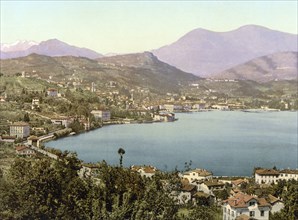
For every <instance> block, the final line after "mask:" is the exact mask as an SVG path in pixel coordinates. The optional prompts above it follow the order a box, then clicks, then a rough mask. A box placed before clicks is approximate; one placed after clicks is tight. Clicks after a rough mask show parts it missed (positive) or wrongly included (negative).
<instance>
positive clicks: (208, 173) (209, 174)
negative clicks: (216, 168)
mask: <svg viewBox="0 0 298 220" xmlns="http://www.w3.org/2000/svg"><path fill="white" fill-rule="evenodd" d="M193 172H195V173H197V174H198V175H199V176H205V177H206V176H212V172H209V171H207V170H205V169H199V168H197V169H195V170H191V171H188V172H186V173H185V175H189V174H190V173H193Z"/></svg>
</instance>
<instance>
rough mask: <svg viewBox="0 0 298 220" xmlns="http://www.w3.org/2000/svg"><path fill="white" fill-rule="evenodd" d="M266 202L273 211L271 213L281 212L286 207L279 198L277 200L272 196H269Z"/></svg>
mask: <svg viewBox="0 0 298 220" xmlns="http://www.w3.org/2000/svg"><path fill="white" fill-rule="evenodd" d="M266 200H267V201H268V202H269V204H270V205H271V210H270V212H271V213H276V212H280V210H282V209H283V208H284V207H285V205H284V203H283V202H282V201H281V200H280V199H279V198H276V197H275V196H273V195H271V194H269V195H268V197H267V198H266Z"/></svg>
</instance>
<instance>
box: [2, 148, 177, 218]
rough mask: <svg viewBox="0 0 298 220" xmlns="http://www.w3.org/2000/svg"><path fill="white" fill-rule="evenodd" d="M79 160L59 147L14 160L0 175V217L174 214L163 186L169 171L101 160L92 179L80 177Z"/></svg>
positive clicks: (105, 216)
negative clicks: (54, 156)
mask: <svg viewBox="0 0 298 220" xmlns="http://www.w3.org/2000/svg"><path fill="white" fill-rule="evenodd" d="M80 168H81V162H80V161H79V160H78V159H77V157H76V155H74V154H71V153H69V152H63V153H62V154H61V155H60V159H59V160H58V161H56V160H51V159H48V158H42V159H36V160H31V159H24V158H19V159H16V160H15V162H14V164H13V165H12V167H11V169H10V171H9V174H8V175H7V177H6V178H3V177H0V219H115V220H116V219H176V218H177V211H178V208H177V207H176V205H175V203H174V201H173V199H172V198H171V197H170V196H169V193H168V191H167V189H166V188H165V182H167V183H168V184H172V183H171V180H169V177H170V174H167V175H163V174H160V175H156V176H154V177H153V178H144V177H141V176H140V175H139V174H138V173H136V172H132V171H131V170H129V169H125V168H121V167H113V166H109V165H107V164H106V163H105V162H102V163H100V164H98V168H97V169H96V171H94V178H88V177H84V178H83V177H80V176H79V175H78V173H79V172H78V171H79V170H80Z"/></svg>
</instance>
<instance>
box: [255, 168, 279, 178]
mask: <svg viewBox="0 0 298 220" xmlns="http://www.w3.org/2000/svg"><path fill="white" fill-rule="evenodd" d="M255 172H256V173H257V174H259V175H276V176H277V175H279V172H278V171H277V170H274V169H258V170H256V171H255Z"/></svg>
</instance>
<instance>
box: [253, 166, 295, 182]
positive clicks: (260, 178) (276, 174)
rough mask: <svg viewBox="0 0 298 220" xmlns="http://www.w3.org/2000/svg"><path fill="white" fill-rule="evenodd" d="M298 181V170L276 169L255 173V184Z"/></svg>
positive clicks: (258, 170)
mask: <svg viewBox="0 0 298 220" xmlns="http://www.w3.org/2000/svg"><path fill="white" fill-rule="evenodd" d="M291 179H294V180H298V170H290V169H286V170H280V171H279V170H275V169H263V168H261V169H257V170H256V171H255V182H256V183H258V184H263V183H265V184H271V183H277V182H278V181H281V180H286V181H288V180H291Z"/></svg>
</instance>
